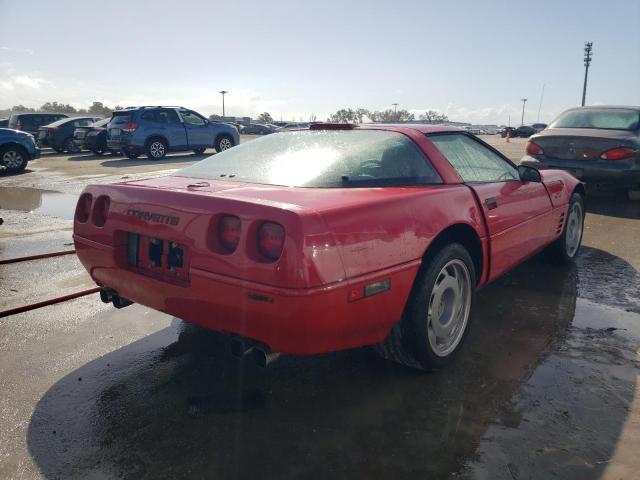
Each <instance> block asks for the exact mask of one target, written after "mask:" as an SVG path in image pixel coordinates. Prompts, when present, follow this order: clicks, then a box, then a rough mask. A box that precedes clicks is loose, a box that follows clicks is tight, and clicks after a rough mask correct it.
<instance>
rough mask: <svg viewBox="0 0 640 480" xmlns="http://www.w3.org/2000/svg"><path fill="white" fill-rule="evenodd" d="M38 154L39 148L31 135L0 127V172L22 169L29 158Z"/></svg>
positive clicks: (36, 156)
mask: <svg viewBox="0 0 640 480" xmlns="http://www.w3.org/2000/svg"><path fill="white" fill-rule="evenodd" d="M39 156H40V150H38V147H37V145H36V141H35V139H34V138H33V135H31V134H30V133H27V132H21V131H19V130H12V129H10V128H0V173H14V172H19V171H20V170H24V168H25V167H26V166H27V162H28V161H29V160H33V159H34V158H38V157H39Z"/></svg>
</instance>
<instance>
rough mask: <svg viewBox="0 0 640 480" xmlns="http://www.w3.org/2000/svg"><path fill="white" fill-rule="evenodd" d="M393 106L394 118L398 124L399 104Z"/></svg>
mask: <svg viewBox="0 0 640 480" xmlns="http://www.w3.org/2000/svg"><path fill="white" fill-rule="evenodd" d="M391 105H393V117H394V118H395V119H396V122H397V121H398V104H397V103H392V104H391Z"/></svg>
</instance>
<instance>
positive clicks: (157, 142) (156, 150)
mask: <svg viewBox="0 0 640 480" xmlns="http://www.w3.org/2000/svg"><path fill="white" fill-rule="evenodd" d="M166 154H167V144H166V143H165V142H164V141H163V140H161V139H160V138H154V139H151V140H150V141H149V142H148V143H147V157H149V158H150V159H151V160H160V159H161V158H164V156H165V155H166Z"/></svg>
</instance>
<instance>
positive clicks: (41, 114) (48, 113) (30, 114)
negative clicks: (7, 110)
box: [11, 112, 67, 117]
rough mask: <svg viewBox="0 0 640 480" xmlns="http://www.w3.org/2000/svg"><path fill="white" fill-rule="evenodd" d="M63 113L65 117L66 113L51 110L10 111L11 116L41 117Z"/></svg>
mask: <svg viewBox="0 0 640 480" xmlns="http://www.w3.org/2000/svg"><path fill="white" fill-rule="evenodd" d="M60 115H64V116H65V117H67V114H66V113H52V112H25V113H12V114H11V116H12V117H42V116H47V117H49V116H58V117H59V116H60Z"/></svg>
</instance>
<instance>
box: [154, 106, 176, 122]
mask: <svg viewBox="0 0 640 480" xmlns="http://www.w3.org/2000/svg"><path fill="white" fill-rule="evenodd" d="M158 119H159V121H160V122H162V123H172V124H176V123H180V119H179V118H178V114H177V113H176V111H175V110H170V109H167V110H159V111H158Z"/></svg>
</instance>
